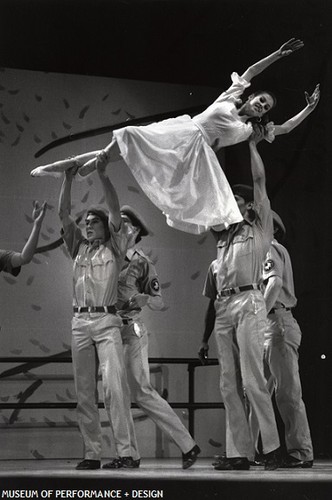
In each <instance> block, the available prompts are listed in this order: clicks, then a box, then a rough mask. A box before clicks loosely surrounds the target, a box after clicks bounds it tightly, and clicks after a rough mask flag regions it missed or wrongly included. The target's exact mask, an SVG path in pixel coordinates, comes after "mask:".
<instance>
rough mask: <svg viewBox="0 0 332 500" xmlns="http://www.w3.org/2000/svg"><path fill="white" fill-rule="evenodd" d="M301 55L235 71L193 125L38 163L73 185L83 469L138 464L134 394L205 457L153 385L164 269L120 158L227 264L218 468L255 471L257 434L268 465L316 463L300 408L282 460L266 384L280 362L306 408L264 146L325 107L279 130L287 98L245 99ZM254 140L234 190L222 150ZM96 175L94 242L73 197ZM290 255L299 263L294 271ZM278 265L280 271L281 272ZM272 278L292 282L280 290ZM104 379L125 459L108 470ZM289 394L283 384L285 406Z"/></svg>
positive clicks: (178, 121) (70, 240)
mask: <svg viewBox="0 0 332 500" xmlns="http://www.w3.org/2000/svg"><path fill="white" fill-rule="evenodd" d="M302 47H303V42H302V41H301V40H297V39H294V38H292V39H291V40H289V41H288V42H286V43H284V44H283V45H282V46H281V47H280V48H279V49H278V50H276V51H275V52H273V53H272V54H270V55H269V56H267V57H265V58H263V59H262V60H260V61H258V62H257V63H255V64H253V65H252V66H250V67H249V68H248V69H247V70H246V71H245V72H244V73H243V74H242V75H238V74H237V73H233V74H232V75H231V78H232V85H231V86H230V88H229V89H228V90H226V91H225V92H223V93H222V94H221V95H220V96H219V97H218V98H217V99H216V100H215V101H214V102H213V103H212V104H211V105H210V106H209V107H208V108H207V109H206V110H205V111H203V112H202V113H200V114H199V115H196V116H194V117H193V118H191V117H190V116H189V115H183V116H179V117H177V118H171V119H168V120H164V121H161V122H157V123H152V124H149V125H146V126H127V127H124V128H121V129H118V130H115V131H114V132H113V135H112V140H111V142H110V144H108V145H107V146H106V147H105V149H103V150H101V151H99V150H98V151H92V152H88V153H84V154H81V155H78V156H74V157H71V158H69V159H65V160H61V161H57V162H55V163H52V164H49V165H44V166H39V167H37V168H35V169H34V170H33V171H32V172H31V175H32V176H34V177H38V176H43V175H50V176H55V177H63V183H62V187H61V191H60V199H59V216H60V220H61V223H62V227H63V239H64V242H65V244H66V246H67V248H68V250H69V253H70V255H71V257H72V259H73V320H72V357H73V370H74V379H75V388H76V394H77V402H78V404H77V415H78V424H79V428H80V431H81V435H82V438H83V442H84V459H83V460H82V461H81V462H79V463H78V464H77V467H76V468H77V469H78V470H88V469H99V468H100V467H103V468H104V469H117V468H137V467H139V466H140V454H139V450H138V446H137V441H136V436H135V428H134V423H133V419H132V415H131V412H130V403H131V398H133V399H134V400H135V401H136V402H137V403H138V404H139V406H140V407H141V408H142V409H143V410H144V411H145V412H146V413H147V415H148V416H149V417H150V418H152V419H153V420H154V421H155V423H156V424H157V425H158V426H159V427H160V428H161V429H162V430H163V431H164V432H165V433H166V434H167V435H168V436H169V437H170V438H171V439H173V441H174V442H175V443H176V444H177V445H178V447H179V448H180V450H181V452H182V467H183V468H184V469H186V468H188V467H191V466H192V465H193V464H194V463H195V462H196V460H197V457H198V455H199V453H200V451H201V450H200V448H199V446H198V445H197V443H196V442H195V441H194V440H193V438H192V437H191V436H190V434H189V432H188V431H187V429H186V428H185V427H184V425H183V424H182V422H181V421H180V419H179V418H178V417H177V415H176V414H175V413H174V411H173V410H172V409H171V407H170V406H169V405H168V403H167V402H166V401H165V400H164V399H162V398H161V397H160V396H159V394H158V393H157V392H156V391H155V390H154V389H153V387H152V385H151V382H150V377H149V367H148V335H147V331H146V328H145V326H144V323H143V321H142V317H141V311H142V308H143V307H145V306H149V307H150V308H152V309H160V308H161V307H162V298H161V294H160V286H159V280H158V276H157V273H156V270H155V268H154V266H153V264H152V263H151V262H150V261H149V259H148V258H147V256H146V255H145V254H144V253H143V252H142V251H141V250H140V249H139V248H138V247H137V244H138V243H139V241H140V240H141V238H142V237H145V236H147V235H148V234H149V229H148V227H147V225H146V223H145V221H144V219H143V218H142V216H141V215H140V214H139V213H138V212H137V211H136V210H135V209H134V208H132V207H130V206H128V205H125V206H122V207H121V206H120V203H119V199H118V195H117V192H116V189H115V188H114V186H113V184H112V182H111V180H110V178H109V177H108V176H107V174H106V168H107V165H108V163H110V162H113V161H117V160H118V159H120V158H122V159H123V160H124V162H125V163H126V165H128V167H129V168H130V170H131V172H132V173H133V175H134V177H135V178H136V180H137V181H138V183H139V185H140V186H141V188H142V190H143V191H144V192H145V193H146V195H147V196H148V197H149V198H150V199H151V200H152V202H153V203H154V204H155V205H156V206H157V207H158V208H159V209H160V210H162V212H163V213H164V214H165V215H166V220H167V223H168V224H169V225H170V226H171V227H174V228H176V229H179V230H183V231H187V232H190V233H193V234H200V233H202V232H204V231H208V230H211V231H212V232H213V234H214V235H215V238H216V242H217V258H216V260H215V261H214V262H213V263H212V264H211V266H210V268H209V271H208V275H207V279H206V283H205V287H204V294H205V295H206V296H207V297H208V298H209V299H210V305H209V308H208V313H209V314H208V315H207V321H206V324H207V327H206V331H205V333H204V337H203V343H202V346H201V349H200V354H201V355H202V359H204V357H205V356H207V352H208V339H209V337H210V335H211V332H212V331H214V333H215V338H216V342H217V347H218V357H219V361H220V368H221V373H220V389H221V394H222V398H223V401H224V404H225V410H226V456H225V457H218V459H217V461H216V462H215V463H214V467H215V469H216V470H243V469H244V470H247V469H249V468H250V464H251V463H252V462H253V460H254V458H255V450H257V448H258V442H259V436H260V441H261V447H262V457H263V458H262V463H263V464H264V468H265V469H266V470H273V469H276V468H278V467H280V466H291V467H293V466H294V467H303V466H311V465H312V461H313V456H312V446H311V447H310V446H309V444H308V443H307V447H306V451H303V450H302V448H301V446H302V444H301V443H300V444H299V441H300V440H299V439H297V440H296V439H294V438H293V437H291V438H290V437H289V435H290V434H292V433H294V432H295V431H294V429H296V428H297V420H296V421H295V420H294V419H296V418H297V416H296V415H294V414H292V415H291V416H289V414H288V413H287V411H288V410H287V408H288V409H289V407H290V405H288V406H287V405H286V406H285V408H286V409H285V410H284V411H283V412H282V411H281V413H282V416H283V417H284V415H285V419H286V420H287V419H288V420H291V421H292V424H291V425H290V427H289V425H288V424H289V422H288V420H287V422H285V426H286V428H287V429H290V430H289V432H288V431H287V432H288V434H287V436H286V443H287V454H286V457H285V456H282V455H281V453H280V440H279V436H278V430H277V426H276V422H275V416H274V410H273V406H272V400H271V394H270V392H269V389H268V386H267V383H266V379H265V376H264V363H265V365H266V366H269V368H270V373H271V377H270V379H269V380H270V386H271V387H273V388H274V389H275V390H276V392H277V391H278V387H279V389H280V386H281V385H282V384H285V378H286V379H287V377H288V378H289V377H292V379H294V378H296V377H297V378H296V390H295V389H294V391H293V392H292V397H293V401H292V404H293V406H294V404H295V403H296V404H298V405H302V403H303V402H302V396H301V390H300V387H298V384H299V377H298V365H296V360H295V358H296V353H297V347H298V345H299V343H298V342H297V343H296V342H293V340H292V341H290V340H289V339H286V340H287V342H286V341H285V343H284V345H283V346H282V349H284V350H285V349H286V348H287V349H288V347H289V345H290V344H292V349H293V354H294V355H293V356H292V366H288V365H287V367H285V366H283V367H282V369H281V362H280V360H279V361H278V356H277V354H276V350H275V349H274V347H273V346H274V345H275V344H278V342H276V338H278V339H279V336H280V335H279V333H280V329H282V328H283V331H284V326H282V325H283V324H285V323H287V321H288V323H289V325H290V327H289V331H291V333H290V334H289V335H290V336H292V335H293V333H292V332H293V331H294V328H295V327H294V325H295V323H294V322H295V320H294V318H293V317H292V315H291V309H292V308H293V307H294V305H295V303H296V299H295V295H294V290H293V287H292V276H291V268H290V267H289V265H290V264H288V260H287V259H286V257H282V256H283V255H285V254H284V253H283V250H280V247H279V246H278V244H277V242H276V240H275V239H274V237H273V232H274V229H273V221H274V225H275V230H276V228H279V229H280V226H281V225H282V226H283V224H282V221H281V220H280V218H279V217H278V216H277V214H275V213H273V211H272V210H271V207H270V202H269V199H268V196H267V192H266V181H265V169H264V164H263V160H262V158H261V156H260V154H259V152H258V149H257V144H258V143H259V142H260V141H261V140H267V141H269V142H272V141H273V140H274V138H275V137H276V136H278V135H280V134H285V133H288V132H290V131H291V130H293V129H294V128H295V127H297V126H298V125H299V124H300V123H301V122H302V121H303V120H304V119H305V118H306V117H307V116H308V115H309V114H310V113H311V112H312V111H313V110H314V109H315V107H316V105H317V103H318V101H319V97H320V91H319V85H317V86H316V88H315V90H314V92H313V93H312V94H311V95H309V94H307V93H305V99H306V106H305V107H304V108H303V109H302V110H301V111H300V112H299V113H298V114H297V115H295V116H293V117H292V118H290V119H288V120H287V121H286V122H284V123H283V124H281V125H275V124H274V123H273V122H272V121H270V120H269V118H268V113H269V112H270V111H271V110H272V108H273V107H274V106H275V105H276V97H275V96H274V94H273V93H271V92H270V91H261V92H257V93H253V94H251V95H250V96H249V97H248V99H247V100H245V101H244V102H242V100H241V96H242V94H243V93H244V91H245V90H246V89H247V88H248V87H249V86H250V85H251V80H252V78H253V77H254V76H256V75H258V74H259V73H261V72H262V71H263V70H265V69H266V68H267V67H268V66H270V65H271V64H272V63H274V62H276V61H278V60H279V59H281V58H283V57H286V56H289V55H290V54H292V53H293V52H295V51H297V50H299V49H301V48H302ZM243 141H247V142H248V145H249V151H250V161H251V172H252V179H253V186H244V185H238V186H235V187H233V189H232V188H231V187H230V186H229V183H228V181H227V178H226V176H225V174H224V172H223V170H222V168H221V166H220V163H219V161H218V159H217V156H216V151H217V150H218V149H220V148H223V147H226V146H229V145H232V144H237V143H239V142H243ZM94 171H96V174H94V175H97V177H98V179H99V182H100V186H101V189H102V191H103V193H104V195H105V200H106V201H105V204H106V209H105V207H100V206H93V207H90V208H88V210H87V213H86V218H85V226H86V234H85V235H84V234H83V232H82V230H81V229H80V227H79V226H78V225H77V223H76V222H75V220H74V219H73V217H72V216H71V189H72V183H73V180H74V179H75V178H76V176H82V177H85V176H87V175H91V174H92V173H93V172H94ZM44 212H45V206H44V207H43V209H42V211H41V214H42V215H40V216H39V218H38V217H37V219H36V220H38V221H39V222H38V224H39V225H40V223H41V220H42V217H43V215H44ZM283 227H284V226H283ZM274 251H276V255H275V254H274V253H273V252H274ZM269 252H270V253H269ZM272 254H273V255H272ZM267 255H268V257H266V256H267ZM266 259H267V260H266ZM278 259H279V260H278ZM277 260H278V262H279V261H280V262H279V265H278V266H277V265H276V264H275V263H276V261H277ZM286 260H287V266H288V267H287V272H286V271H285V272H284V269H285V268H286V264H285V262H286ZM264 262H265V264H264ZM272 263H273V265H272ZM12 267H15V265H13V266H12ZM272 269H273V270H275V271H273V272H270V274H269V273H268V271H271V270H272ZM277 269H278V271H277ZM3 270H8V268H3ZM264 272H265V275H264ZM279 275H280V276H279ZM285 275H287V280H286V279H285ZM270 280H271V281H270ZM273 282H278V284H279V285H280V283H281V285H280V286H279V288H277V287H275V286H272V284H273ZM263 285H264V286H263ZM271 290H272V291H271ZM285 290H286V291H285ZM282 291H283V293H284V295H287V297H286V299H289V296H290V295H291V296H292V300H291V301H289V300H288V301H287V300H286V299H285V297H284V296H283V295H282ZM280 294H281V295H280ZM271 315H272V316H271ZM267 335H269V338H267ZM297 335H298V333H297ZM292 338H293V337H292ZM269 339H270V340H271V341H270V342H268V340H269ZM264 342H265V347H264ZM279 344H280V339H279ZM286 344H287V345H286ZM268 345H269V349H267V346H268ZM296 345H297V347H296ZM285 346H286V347H285ZM294 346H295V347H294ZM289 349H290V348H289ZM294 349H295V350H294ZM278 352H279V351H278ZM271 353H273V354H271ZM279 357H280V356H279ZM272 358H273V362H272V361H271V359H272ZM126 366H127V369H126ZM286 369H287V370H288V371H287V377H286V375H285V373H286V372H285V370H286ZM296 370H297V372H296ZM280 372H282V373H281V375H280ZM293 372H296V373H297V375H296V373H293ZM98 373H101V378H102V387H103V395H104V404H105V408H106V411H107V414H108V418H109V422H110V426H111V428H112V431H113V436H114V444H115V449H116V453H117V456H116V457H115V458H114V459H112V460H111V461H110V462H107V463H105V464H103V465H101V426H100V420H99V410H98V401H97V384H98ZM282 374H284V377H283V379H282ZM279 375H280V376H279ZM295 375H296V377H295ZM128 379H129V381H128ZM284 387H285V386H284V385H283V388H284ZM286 392H287V391H285V390H284V389H283V390H282V391H280V390H279V394H281V393H282V394H283V398H284V399H285V393H286ZM294 401H295V403H294ZM303 407H304V405H303ZM248 408H249V410H248ZM304 413H305V409H304ZM302 414H303V411H302ZM302 416H303V415H302ZM302 421H303V419H302ZM287 426H288V427H287ZM308 432H309V431H308ZM309 440H310V432H309ZM310 443H311V441H310ZM288 445H289V446H288ZM303 448H304V446H303ZM308 450H309V451H308ZM310 464H311V465H310Z"/></svg>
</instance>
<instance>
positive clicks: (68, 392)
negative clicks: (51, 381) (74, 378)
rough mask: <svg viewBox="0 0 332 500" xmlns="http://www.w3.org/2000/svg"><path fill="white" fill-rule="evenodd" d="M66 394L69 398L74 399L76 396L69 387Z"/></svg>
mask: <svg viewBox="0 0 332 500" xmlns="http://www.w3.org/2000/svg"><path fill="white" fill-rule="evenodd" d="M66 394H67V396H68V398H69V399H74V396H73V394H72V393H71V392H70V390H69V389H66Z"/></svg>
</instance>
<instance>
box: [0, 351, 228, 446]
mask: <svg viewBox="0 0 332 500" xmlns="http://www.w3.org/2000/svg"><path fill="white" fill-rule="evenodd" d="M71 362H72V358H71V355H70V354H67V352H66V353H60V354H56V355H53V356H10V357H9V356H8V357H0V363H7V364H8V363H20V365H19V366H17V367H14V368H10V369H8V370H5V371H4V372H1V373H0V379H6V378H7V377H12V376H13V375H14V376H15V375H16V374H19V373H27V372H29V371H30V370H32V369H34V368H37V367H39V366H44V365H46V364H49V363H71ZM149 364H161V365H163V364H179V365H183V364H186V365H187V370H188V401H184V402H168V403H169V405H170V406H171V407H172V408H186V409H187V410H188V429H189V432H190V434H191V435H192V436H193V437H194V435H195V411H196V410H202V409H216V408H224V404H223V403H222V402H196V401H195V370H196V368H198V367H199V368H200V369H204V366H214V365H218V360H217V359H215V358H213V359H208V360H206V364H205V365H204V366H203V365H202V364H201V362H200V361H199V360H198V359H196V358H149ZM39 378H41V379H42V375H41V376H40V377H39ZM76 405H77V403H76V402H39V403H38V402H33V403H31V402H30V403H29V402H26V401H24V402H18V403H12V402H10V403H7V402H5V403H4V402H0V410H6V409H12V410H23V409H42V408H49V409H61V408H76ZM98 406H99V408H103V407H104V404H103V403H102V402H100V403H99V404H98ZM131 406H132V408H139V406H138V405H137V404H136V403H132V405H131Z"/></svg>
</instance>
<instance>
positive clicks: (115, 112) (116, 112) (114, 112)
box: [111, 108, 121, 115]
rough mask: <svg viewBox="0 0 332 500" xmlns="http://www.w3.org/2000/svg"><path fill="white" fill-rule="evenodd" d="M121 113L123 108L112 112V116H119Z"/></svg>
mask: <svg viewBox="0 0 332 500" xmlns="http://www.w3.org/2000/svg"><path fill="white" fill-rule="evenodd" d="M120 111H121V108H119V109H116V110H115V111H111V113H112V115H118V114H119V113H120Z"/></svg>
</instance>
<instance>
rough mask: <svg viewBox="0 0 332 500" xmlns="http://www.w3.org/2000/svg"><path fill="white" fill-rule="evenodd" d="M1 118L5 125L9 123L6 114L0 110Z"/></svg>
mask: <svg viewBox="0 0 332 500" xmlns="http://www.w3.org/2000/svg"><path fill="white" fill-rule="evenodd" d="M1 118H2V121H3V122H4V123H5V124H6V125H9V124H10V121H9V120H8V118H7V116H6V115H4V114H3V112H1Z"/></svg>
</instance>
